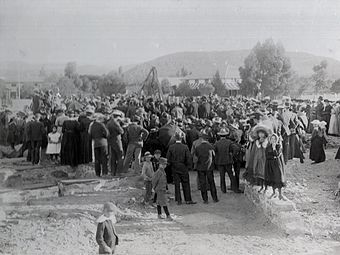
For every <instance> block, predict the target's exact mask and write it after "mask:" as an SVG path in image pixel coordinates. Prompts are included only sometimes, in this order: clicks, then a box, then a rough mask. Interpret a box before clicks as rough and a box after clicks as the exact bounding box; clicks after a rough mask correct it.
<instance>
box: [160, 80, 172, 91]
mask: <svg viewBox="0 0 340 255" xmlns="http://www.w3.org/2000/svg"><path fill="white" fill-rule="evenodd" d="M161 87H162V91H163V94H170V92H171V84H170V81H169V80H168V79H163V80H162V81H161Z"/></svg>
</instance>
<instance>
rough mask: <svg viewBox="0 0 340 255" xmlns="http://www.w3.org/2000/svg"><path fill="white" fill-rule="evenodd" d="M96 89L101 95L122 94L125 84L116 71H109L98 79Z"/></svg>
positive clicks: (124, 90)
mask: <svg viewBox="0 0 340 255" xmlns="http://www.w3.org/2000/svg"><path fill="white" fill-rule="evenodd" d="M98 89H99V93H100V94H101V95H106V96H111V95H112V94H117V93H122V94H123V93H125V92H126V84H125V82H124V81H123V79H122V78H121V77H120V76H119V75H118V74H117V73H110V74H108V75H104V76H102V77H101V78H100V79H99V81H98Z"/></svg>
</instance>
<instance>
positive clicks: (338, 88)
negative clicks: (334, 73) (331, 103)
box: [331, 79, 340, 94]
mask: <svg viewBox="0 0 340 255" xmlns="http://www.w3.org/2000/svg"><path fill="white" fill-rule="evenodd" d="M331 91H332V92H334V93H337V94H338V93H340V79H337V80H336V81H335V82H333V84H332V87H331Z"/></svg>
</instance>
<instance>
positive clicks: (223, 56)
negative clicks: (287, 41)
mask: <svg viewBox="0 0 340 255" xmlns="http://www.w3.org/2000/svg"><path fill="white" fill-rule="evenodd" d="M249 52H250V50H237V51H212V52H179V53H174V54H169V55H165V56H162V57H159V58H156V59H153V60H151V61H148V62H145V63H141V64H138V65H136V66H134V67H133V68H131V69H129V70H127V71H126V72H125V73H124V77H125V79H126V81H127V82H129V83H136V82H137V83H139V82H141V81H143V80H144V79H145V77H146V76H147V74H148V72H149V71H150V69H151V67H152V66H155V67H156V68H157V71H158V76H159V77H171V76H175V75H176V72H177V71H178V70H180V69H181V68H182V67H185V69H187V70H188V71H189V72H192V75H193V76H199V77H211V76H212V75H213V74H214V73H215V72H216V70H217V69H218V70H219V71H220V74H221V76H224V75H225V73H226V70H227V76H228V77H239V71H238V69H239V67H240V66H242V65H243V61H244V59H245V58H246V57H247V56H248V54H249ZM287 55H288V56H289V57H290V60H291V63H292V68H293V69H294V70H295V71H296V72H297V73H298V74H299V75H300V76H307V75H310V74H312V68H313V66H314V65H316V64H319V63H320V62H321V61H322V60H324V59H326V60H327V61H328V67H327V71H328V74H329V76H330V78H331V79H337V78H340V61H337V60H335V59H332V58H327V57H321V56H315V55H312V54H309V53H304V52H287Z"/></svg>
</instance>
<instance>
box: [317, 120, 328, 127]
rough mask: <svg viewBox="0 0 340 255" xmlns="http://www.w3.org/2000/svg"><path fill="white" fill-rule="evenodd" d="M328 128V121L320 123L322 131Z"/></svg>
mask: <svg viewBox="0 0 340 255" xmlns="http://www.w3.org/2000/svg"><path fill="white" fill-rule="evenodd" d="M326 126H327V122H326V121H321V122H320V123H319V127H320V128H321V129H325V128H326Z"/></svg>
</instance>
